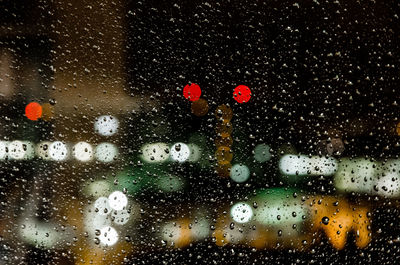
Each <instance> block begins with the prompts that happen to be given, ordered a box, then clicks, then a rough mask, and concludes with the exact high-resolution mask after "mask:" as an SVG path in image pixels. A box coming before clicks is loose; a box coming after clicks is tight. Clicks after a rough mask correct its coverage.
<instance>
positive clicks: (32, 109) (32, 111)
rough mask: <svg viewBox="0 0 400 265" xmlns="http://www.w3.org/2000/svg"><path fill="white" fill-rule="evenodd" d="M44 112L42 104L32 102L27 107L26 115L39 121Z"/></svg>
mask: <svg viewBox="0 0 400 265" xmlns="http://www.w3.org/2000/svg"><path fill="white" fill-rule="evenodd" d="M42 112H43V110H42V106H40V104H39V103H37V102H31V103H29V104H28V105H26V107H25V116H26V117H27V118H28V119H30V120H32V121H37V120H38V119H39V118H40V117H42Z"/></svg>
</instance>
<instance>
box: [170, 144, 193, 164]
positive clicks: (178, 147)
mask: <svg viewBox="0 0 400 265" xmlns="http://www.w3.org/2000/svg"><path fill="white" fill-rule="evenodd" d="M189 156H190V149H189V146H187V144H184V143H176V144H174V145H173V146H172V147H171V159H172V160H174V161H178V162H181V163H182V162H185V161H186V160H188V158H189Z"/></svg>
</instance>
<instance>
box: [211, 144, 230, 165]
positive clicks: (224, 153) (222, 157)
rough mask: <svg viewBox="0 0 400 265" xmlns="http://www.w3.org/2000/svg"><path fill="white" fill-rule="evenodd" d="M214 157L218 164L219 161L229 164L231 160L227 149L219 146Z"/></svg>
mask: <svg viewBox="0 0 400 265" xmlns="http://www.w3.org/2000/svg"><path fill="white" fill-rule="evenodd" d="M215 157H216V158H217V161H218V162H220V161H228V162H231V161H232V159H233V154H232V152H231V149H230V148H229V147H227V146H220V147H218V149H217V151H216V152H215Z"/></svg>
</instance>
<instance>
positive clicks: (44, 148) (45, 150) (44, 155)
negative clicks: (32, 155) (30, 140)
mask: <svg viewBox="0 0 400 265" xmlns="http://www.w3.org/2000/svg"><path fill="white" fill-rule="evenodd" d="M50 145H51V142H49V141H43V142H41V143H39V144H37V145H36V148H35V152H36V156H37V157H39V158H40V159H43V160H51V157H50V155H49V150H50Z"/></svg>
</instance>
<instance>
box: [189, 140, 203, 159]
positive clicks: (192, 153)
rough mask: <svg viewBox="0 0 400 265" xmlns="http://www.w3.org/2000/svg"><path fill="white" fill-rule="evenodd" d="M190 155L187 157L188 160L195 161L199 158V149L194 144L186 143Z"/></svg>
mask: <svg viewBox="0 0 400 265" xmlns="http://www.w3.org/2000/svg"><path fill="white" fill-rule="evenodd" d="M188 147H189V150H190V155H189V158H188V161H189V162H197V161H199V159H200V158H201V149H200V147H199V146H198V145H196V144H188Z"/></svg>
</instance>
